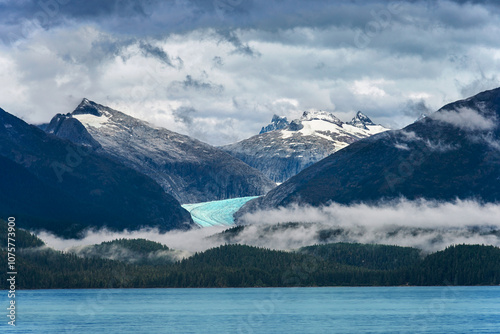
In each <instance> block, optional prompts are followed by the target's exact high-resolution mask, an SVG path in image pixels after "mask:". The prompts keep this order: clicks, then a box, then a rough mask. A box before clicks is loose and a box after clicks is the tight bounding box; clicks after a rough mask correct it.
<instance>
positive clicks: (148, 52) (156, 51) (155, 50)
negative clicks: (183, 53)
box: [139, 42, 184, 68]
mask: <svg viewBox="0 0 500 334" xmlns="http://www.w3.org/2000/svg"><path fill="white" fill-rule="evenodd" d="M139 47H140V48H141V50H142V51H143V53H144V55H145V56H146V57H147V56H152V57H154V58H157V59H159V60H160V61H162V62H163V63H165V64H167V65H168V66H170V67H174V68H182V65H183V64H184V62H183V60H182V59H181V58H180V57H177V58H176V59H175V61H176V62H177V65H175V64H174V62H173V61H172V59H171V58H170V56H169V55H168V54H167V53H166V52H165V51H164V50H163V49H162V48H159V47H157V46H154V45H151V44H149V43H146V42H140V43H139Z"/></svg>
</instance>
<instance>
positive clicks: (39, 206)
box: [0, 109, 193, 237]
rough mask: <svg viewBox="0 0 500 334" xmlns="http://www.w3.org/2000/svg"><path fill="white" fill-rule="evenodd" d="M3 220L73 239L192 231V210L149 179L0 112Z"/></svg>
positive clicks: (1, 210) (1, 212)
mask: <svg viewBox="0 0 500 334" xmlns="http://www.w3.org/2000/svg"><path fill="white" fill-rule="evenodd" d="M0 170H1V171H2V173H0V189H1V190H2V191H0V215H1V216H3V217H7V216H14V217H16V220H17V222H18V224H19V226H20V227H25V228H32V229H45V230H49V231H51V232H53V233H56V234H58V235H61V236H67V237H70V236H71V237H74V236H76V235H77V234H78V233H79V232H80V231H82V230H84V229H85V228H89V227H95V228H100V227H104V226H106V227H108V228H110V229H114V230H123V229H125V228H127V229H138V228H140V227H141V226H156V227H158V228H159V229H160V230H163V231H166V230H170V229H175V228H182V229H186V228H189V227H190V226H193V222H192V220H191V217H190V215H189V213H188V212H187V211H185V210H184V209H182V208H181V206H180V204H179V203H178V202H177V201H176V200H175V199H174V198H173V197H172V196H170V195H168V194H166V193H165V192H164V191H163V189H161V187H160V186H159V185H158V184H156V182H154V181H153V180H151V179H150V178H149V177H147V176H145V175H143V174H140V173H138V172H136V171H135V170H133V169H130V168H128V167H125V166H123V165H121V164H119V163H117V162H115V161H114V160H111V159H109V158H107V157H104V156H101V155H98V154H95V153H93V152H91V150H89V149H87V148H85V147H83V146H80V145H75V144H73V143H71V142H69V141H67V140H62V139H60V138H57V137H54V136H51V135H47V134H46V133H45V132H44V131H42V130H40V129H38V128H37V127H35V126H32V125H29V124H26V123H25V122H24V121H22V120H20V119H18V118H16V117H15V116H12V115H10V114H8V113H7V112H5V111H4V110H2V109H0Z"/></svg>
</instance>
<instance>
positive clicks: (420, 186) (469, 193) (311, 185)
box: [237, 88, 500, 215]
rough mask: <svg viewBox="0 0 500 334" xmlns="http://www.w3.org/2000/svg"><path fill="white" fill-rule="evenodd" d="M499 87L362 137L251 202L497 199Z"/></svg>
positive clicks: (249, 207) (262, 204) (263, 204)
mask: <svg viewBox="0 0 500 334" xmlns="http://www.w3.org/2000/svg"><path fill="white" fill-rule="evenodd" d="M499 120H500V88H497V89H494V90H490V91H485V92H482V93H480V94H477V95H476V96H473V97H471V98H468V99H465V100H461V101H457V102H454V103H450V104H448V105H446V106H444V107H442V108H441V109H440V110H438V111H437V112H435V113H433V114H430V115H429V116H427V117H425V118H423V119H421V120H420V121H417V122H415V123H413V124H411V125H409V126H407V127H405V128H404V129H402V130H395V131H388V132H385V133H381V134H378V135H375V136H372V137H370V138H366V139H363V140H360V141H357V142H356V143H353V144H352V145H349V147H346V148H345V149H343V150H341V151H339V152H336V153H334V154H332V155H331V156H329V157H327V158H326V159H324V160H322V161H320V162H318V163H316V164H314V165H313V166H310V167H309V168H307V169H305V170H303V171H302V172H301V173H299V174H298V175H297V176H295V177H293V178H291V179H290V180H288V181H287V182H285V183H283V184H282V185H280V186H279V187H276V188H275V189H273V190H272V191H270V192H269V193H268V194H267V195H266V196H263V197H260V198H258V199H256V200H253V201H251V202H249V203H248V204H247V205H246V206H245V207H243V208H242V209H241V210H240V211H239V212H238V213H237V215H241V214H242V213H244V212H247V211H251V210H254V209H257V208H269V207H280V206H286V205H289V204H291V203H302V204H309V205H313V206H318V205H323V204H327V203H329V202H331V201H334V202H337V203H341V204H351V203H359V202H368V203H373V202H377V201H380V200H392V199H398V198H401V197H404V198H407V199H410V200H416V199H422V198H423V199H431V200H440V201H453V200H456V199H474V200H479V201H481V202H494V203H498V202H499V201H500V182H499V181H500V122H499Z"/></svg>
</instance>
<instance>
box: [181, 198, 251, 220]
mask: <svg viewBox="0 0 500 334" xmlns="http://www.w3.org/2000/svg"><path fill="white" fill-rule="evenodd" d="M257 197H258V196H250V197H239V198H232V199H225V200H222V201H212V202H203V203H196V204H183V205H182V207H183V208H184V209H186V210H187V211H189V213H191V217H192V218H193V221H194V222H195V223H196V224H198V225H199V226H201V227H208V226H230V225H234V217H233V215H234V214H235V213H236V211H238V210H239V209H240V208H241V207H242V206H243V205H244V204H245V203H246V202H248V201H250V200H252V199H254V198H257Z"/></svg>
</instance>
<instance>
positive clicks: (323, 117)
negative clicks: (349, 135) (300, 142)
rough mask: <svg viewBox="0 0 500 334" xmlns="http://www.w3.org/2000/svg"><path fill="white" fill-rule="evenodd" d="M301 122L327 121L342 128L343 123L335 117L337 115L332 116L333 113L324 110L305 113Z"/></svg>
mask: <svg viewBox="0 0 500 334" xmlns="http://www.w3.org/2000/svg"><path fill="white" fill-rule="evenodd" d="M300 120H301V121H314V120H320V121H327V122H330V123H334V124H337V125H339V126H342V121H341V120H340V119H338V118H337V117H335V115H334V114H332V113H331V112H329V111H324V110H312V111H304V113H303V114H302V117H301V118H300Z"/></svg>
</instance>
